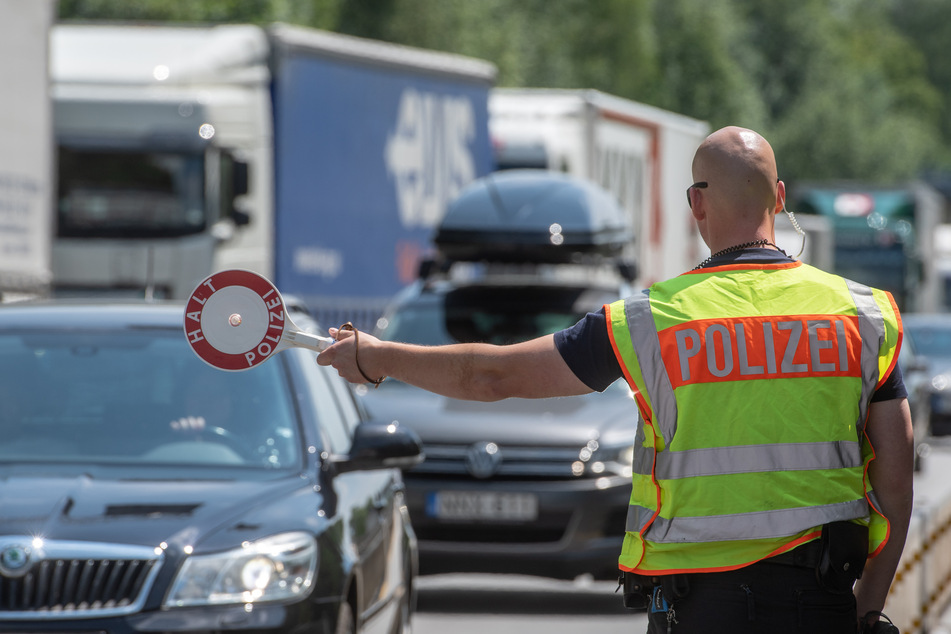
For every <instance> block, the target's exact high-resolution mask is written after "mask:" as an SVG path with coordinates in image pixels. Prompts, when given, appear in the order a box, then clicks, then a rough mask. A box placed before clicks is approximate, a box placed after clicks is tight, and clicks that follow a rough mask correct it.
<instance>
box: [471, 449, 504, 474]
mask: <svg viewBox="0 0 951 634" xmlns="http://www.w3.org/2000/svg"><path fill="white" fill-rule="evenodd" d="M501 464H502V454H501V453H500V452H499V446H498V445H496V444H495V443H494V442H477V443H476V444H474V445H472V446H470V447H469V449H467V450H466V469H468V470H469V473H471V474H472V476H473V477H475V478H488V477H491V476H493V475H495V472H496V471H498V470H499V465H501Z"/></svg>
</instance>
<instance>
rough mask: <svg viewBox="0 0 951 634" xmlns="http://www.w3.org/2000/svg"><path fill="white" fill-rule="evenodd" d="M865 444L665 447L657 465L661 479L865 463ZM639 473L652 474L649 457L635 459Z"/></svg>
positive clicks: (850, 465)
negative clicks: (645, 459) (676, 449)
mask: <svg viewBox="0 0 951 634" xmlns="http://www.w3.org/2000/svg"><path fill="white" fill-rule="evenodd" d="M862 462H863V461H862V448H861V446H860V445H859V443H858V441H857V440H855V441H852V440H842V441H833V442H813V443H786V444H782V445H777V444H766V445H743V446H738V447H716V448H709V449H688V450H686V451H661V452H658V454H657V464H656V465H654V466H653V474H654V477H655V478H657V479H658V480H676V479H678V478H693V477H698V476H709V475H726V474H731V473H750V472H756V471H776V470H780V469H781V470H783V471H811V470H816V469H828V468H830V466H832V465H835V467H836V468H838V467H840V466H841V467H846V468H848V467H859V466H861V465H862ZM634 469H635V473H639V474H641V475H650V474H651V472H652V470H651V464H650V462H648V461H635V463H634Z"/></svg>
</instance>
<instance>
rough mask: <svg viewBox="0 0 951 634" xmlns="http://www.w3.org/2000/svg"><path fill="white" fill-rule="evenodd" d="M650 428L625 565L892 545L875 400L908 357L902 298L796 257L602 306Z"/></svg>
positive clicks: (688, 564)
mask: <svg viewBox="0 0 951 634" xmlns="http://www.w3.org/2000/svg"><path fill="white" fill-rule="evenodd" d="M605 310H606V314H607V321H608V332H609V336H610V338H611V342H612V345H613V346H614V350H615V354H616V355H617V358H618V361H619V362H620V365H621V368H622V370H623V373H624V376H625V378H626V379H627V382H628V384H629V385H630V386H631V389H632V390H633V391H634V394H635V400H636V402H637V406H638V409H639V410H640V413H641V418H642V424H641V425H640V426H639V428H638V432H637V437H636V441H635V455H634V474H633V488H632V492H631V502H630V507H629V509H628V515H627V527H626V535H625V540H624V546H623V549H622V553H621V556H620V559H619V565H620V568H621V569H623V570H628V571H632V572H636V573H639V574H646V575H650V574H669V573H675V572H712V571H722V570H732V569H736V568H741V567H743V566H746V565H749V564H751V563H754V562H756V561H759V560H761V559H764V558H766V557H770V556H772V555H777V554H779V553H782V552H785V551H787V550H790V549H792V548H794V547H796V546H798V545H800V544H802V543H804V542H807V541H810V540H813V539H815V538H817V537H818V536H819V534H820V531H821V527H822V525H823V524H826V523H829V522H833V521H839V520H852V521H855V522H859V523H862V524H866V525H868V526H869V553H870V555H875V554H877V553H878V551H879V550H880V549H881V547H882V546H884V544H885V542H886V540H887V538H888V523H887V521H886V520H885V518H884V517H883V516H882V515H881V513H879V512H878V504H877V503H876V501H875V495H874V492H873V491H872V490H871V488H870V485H869V483H868V481H867V478H866V475H865V474H866V467H867V465H868V463H869V462H870V461H871V460H872V459H873V458H874V453H873V451H872V447H871V445H870V443H869V442H868V438H867V436H866V435H865V423H866V421H867V417H868V411H869V405H870V403H871V399H872V395H873V393H874V392H875V390H876V388H877V387H878V386H879V385H881V384H882V382H883V381H884V380H885V378H886V377H887V376H888V374H889V373H890V372H891V370H892V368H893V367H894V365H895V363H896V362H897V359H898V352H899V348H900V345H901V337H902V328H901V317H900V316H899V312H898V308H897V306H896V305H895V302H894V299H893V298H892V296H891V295H890V294H889V293H887V292H884V291H880V290H877V289H872V288H869V287H867V286H863V285H861V284H857V283H855V282H851V281H849V280H846V279H843V278H841V277H838V276H835V275H831V274H828V273H825V272H823V271H820V270H819V269H816V268H813V267H811V266H808V265H804V264H802V263H801V262H783V263H778V264H776V263H774V264H762V263H757V264H732V265H727V266H720V267H711V268H705V269H700V270H697V271H692V272H690V273H686V274H684V275H681V276H679V277H676V278H674V279H671V280H668V281H665V282H661V283H658V284H655V285H653V286H652V287H651V288H650V289H648V290H647V291H645V292H644V293H643V294H640V295H637V296H634V297H631V298H628V299H626V300H622V301H619V302H615V303H613V304H610V305H608V306H606V307H605Z"/></svg>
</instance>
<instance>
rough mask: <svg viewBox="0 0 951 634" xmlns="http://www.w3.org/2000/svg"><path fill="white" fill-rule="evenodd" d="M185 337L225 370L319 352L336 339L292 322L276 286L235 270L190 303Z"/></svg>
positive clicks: (211, 280) (215, 278) (212, 279)
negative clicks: (297, 350) (288, 352)
mask: <svg viewBox="0 0 951 634" xmlns="http://www.w3.org/2000/svg"><path fill="white" fill-rule="evenodd" d="M184 327H185V337H186V338H187V339H188V343H189V345H190V346H191V348H192V350H194V351H195V354H197V355H198V357H199V358H200V359H201V360H202V361H204V362H205V363H207V364H209V365H211V366H213V367H216V368H218V369H220V370H228V371H240V370H248V369H250V368H253V367H254V366H256V365H259V364H261V363H263V362H264V361H266V360H268V359H270V358H271V357H272V356H273V355H274V354H275V353H277V352H280V351H281V350H285V349H287V348H290V347H292V346H295V347H301V348H307V349H309V350H314V351H316V352H321V351H323V350H325V349H326V348H327V347H328V346H329V345H331V344H332V343H333V342H334V340H333V339H331V338H329V337H320V336H317V335H314V334H310V333H307V332H304V331H302V330H301V329H300V328H299V327H298V326H297V325H295V324H294V322H293V321H291V318H290V316H289V315H288V314H287V311H286V310H285V308H284V299H283V298H282V297H281V294H280V293H279V292H278V290H277V289H276V288H275V287H274V285H273V284H271V282H270V281H269V280H268V279H267V278H265V277H262V276H261V275H258V274H257V273H254V272H252V271H245V270H241V269H231V270H227V271H219V272H218V273H214V274H212V275H210V276H208V277H207V278H205V279H204V280H203V281H202V282H201V283H200V284H198V286H196V287H195V290H194V291H192V293H191V295H190V296H189V298H188V302H187V303H186V304H185V316H184Z"/></svg>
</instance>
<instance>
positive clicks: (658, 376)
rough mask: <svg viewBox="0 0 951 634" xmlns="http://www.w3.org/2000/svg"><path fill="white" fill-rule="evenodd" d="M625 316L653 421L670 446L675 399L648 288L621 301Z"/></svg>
mask: <svg viewBox="0 0 951 634" xmlns="http://www.w3.org/2000/svg"><path fill="white" fill-rule="evenodd" d="M624 316H625V318H626V319H627V330H628V332H629V333H630V335H631V344H632V345H633V346H634V353H635V354H636V355H637V362H638V364H639V365H640V367H641V376H643V377H644V382H645V383H646V384H647V394H648V396H649V397H650V403H651V410H653V412H654V421H653V423H654V425H659V427H658V428H657V429H658V431H660V434H661V436H662V437H663V439H664V443H665V445H666V446H670V442H671V441H672V440H673V438H674V432H676V431H677V399H676V398H675V397H674V388H673V386H672V385H671V384H670V378H669V377H668V376H667V368H666V367H665V366H664V358H663V356H662V355H661V352H660V339H659V338H658V336H657V326H656V325H655V324H654V316H653V314H651V304H650V290H645V291H644V292H643V293H640V294H637V295H635V296H634V297H630V298H628V299H626V300H624Z"/></svg>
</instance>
